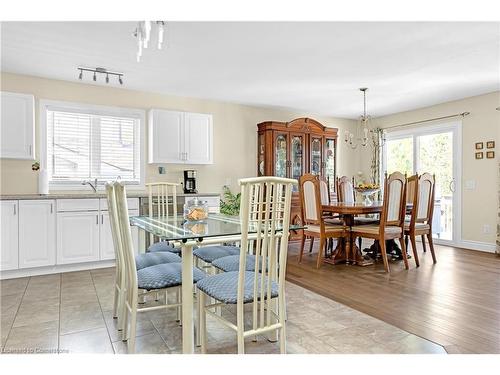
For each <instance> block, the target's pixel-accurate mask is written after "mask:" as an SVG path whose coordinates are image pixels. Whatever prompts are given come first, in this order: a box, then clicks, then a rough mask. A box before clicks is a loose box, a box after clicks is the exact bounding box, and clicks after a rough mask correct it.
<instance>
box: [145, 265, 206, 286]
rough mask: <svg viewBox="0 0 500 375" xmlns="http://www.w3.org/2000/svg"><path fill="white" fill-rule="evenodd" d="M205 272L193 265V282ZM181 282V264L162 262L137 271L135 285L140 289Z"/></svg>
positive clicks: (198, 279)
mask: <svg viewBox="0 0 500 375" xmlns="http://www.w3.org/2000/svg"><path fill="white" fill-rule="evenodd" d="M206 276H207V274H206V273H205V272H203V271H202V270H200V269H199V268H196V267H193V282H194V283H197V282H198V281H200V280H202V279H203V278H204V277H206ZM181 284H182V264H181V263H163V264H158V265H156V266H151V267H147V268H143V269H142V270H139V271H137V285H138V286H139V288H140V289H146V290H153V289H163V288H170V287H174V286H179V285H181Z"/></svg>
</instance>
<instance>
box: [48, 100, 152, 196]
mask: <svg viewBox="0 0 500 375" xmlns="http://www.w3.org/2000/svg"><path fill="white" fill-rule="evenodd" d="M48 110H55V111H57V110H61V111H70V112H80V113H85V114H92V115H97V116H99V115H101V116H116V117H120V116H121V117H132V118H135V119H137V120H138V122H139V176H140V178H139V183H127V182H125V184H126V185H127V188H128V189H129V190H144V189H145V179H146V158H145V156H144V155H145V138H146V137H145V131H146V111H145V110H142V109H136V108H124V107H110V106H102V105H96V104H86V103H74V102H65V101H57V100H47V99H41V100H40V101H39V119H40V167H41V169H47V166H48V164H47V157H48V150H47V148H48V145H47V140H48V135H47V131H48V126H47V111H48ZM50 177H51V176H49V178H50ZM64 190H86V188H85V187H84V186H82V184H81V183H78V182H75V181H56V180H49V191H64ZM104 190H105V187H104V184H99V186H98V191H104Z"/></svg>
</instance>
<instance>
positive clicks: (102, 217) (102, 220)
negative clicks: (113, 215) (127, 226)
mask: <svg viewBox="0 0 500 375" xmlns="http://www.w3.org/2000/svg"><path fill="white" fill-rule="evenodd" d="M101 224H104V215H101Z"/></svg>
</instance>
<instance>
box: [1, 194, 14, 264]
mask: <svg viewBox="0 0 500 375" xmlns="http://www.w3.org/2000/svg"><path fill="white" fill-rule="evenodd" d="M18 212H19V209H18V206H17V201H1V202H0V235H1V237H0V246H1V247H0V249H1V254H0V269H1V270H2V271H7V270H15V269H18V268H19V242H18V241H19V232H18V228H19V222H18Z"/></svg>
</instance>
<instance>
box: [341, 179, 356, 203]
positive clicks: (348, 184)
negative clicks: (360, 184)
mask: <svg viewBox="0 0 500 375" xmlns="http://www.w3.org/2000/svg"><path fill="white" fill-rule="evenodd" d="M337 200H338V201H339V202H342V203H355V202H356V195H355V194H354V179H353V180H351V179H350V178H349V177H347V176H342V177H339V178H338V179H337Z"/></svg>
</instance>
